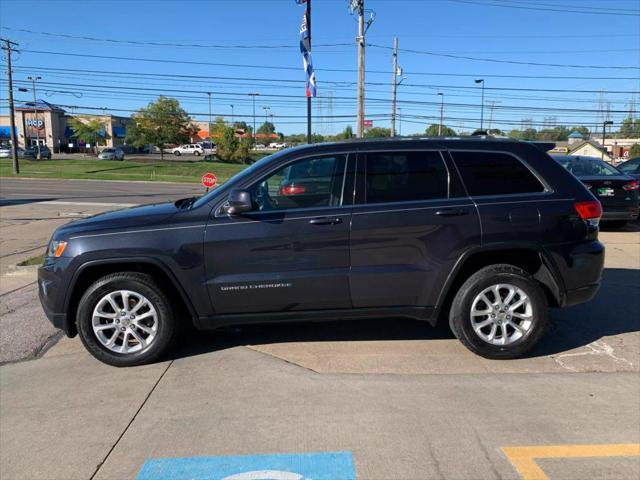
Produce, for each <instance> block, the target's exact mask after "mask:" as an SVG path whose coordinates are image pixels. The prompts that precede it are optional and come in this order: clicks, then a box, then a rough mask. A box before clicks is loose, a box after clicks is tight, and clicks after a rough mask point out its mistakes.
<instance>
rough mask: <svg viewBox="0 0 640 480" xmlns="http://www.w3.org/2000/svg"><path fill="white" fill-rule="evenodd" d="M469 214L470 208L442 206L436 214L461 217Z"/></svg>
mask: <svg viewBox="0 0 640 480" xmlns="http://www.w3.org/2000/svg"><path fill="white" fill-rule="evenodd" d="M468 214H469V209H468V208H442V209H440V210H436V215H438V216H440V217H459V216H462V215H468Z"/></svg>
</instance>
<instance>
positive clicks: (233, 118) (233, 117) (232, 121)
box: [229, 105, 236, 127]
mask: <svg viewBox="0 0 640 480" xmlns="http://www.w3.org/2000/svg"><path fill="white" fill-rule="evenodd" d="M229 106H230V107H231V126H232V127H235V124H236V119H235V115H234V114H233V105H229Z"/></svg>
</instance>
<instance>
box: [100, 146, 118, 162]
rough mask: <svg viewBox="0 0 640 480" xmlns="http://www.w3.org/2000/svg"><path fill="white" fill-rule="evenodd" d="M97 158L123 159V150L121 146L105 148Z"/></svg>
mask: <svg viewBox="0 0 640 480" xmlns="http://www.w3.org/2000/svg"><path fill="white" fill-rule="evenodd" d="M98 159H99V160H124V151H123V150H122V149H121V148H105V149H104V150H102V151H101V152H100V155H98Z"/></svg>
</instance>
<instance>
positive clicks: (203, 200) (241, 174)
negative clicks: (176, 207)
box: [193, 150, 288, 208]
mask: <svg viewBox="0 0 640 480" xmlns="http://www.w3.org/2000/svg"><path fill="white" fill-rule="evenodd" d="M286 152H288V151H287V150H283V151H281V152H276V153H274V154H272V155H268V156H266V157H263V158H261V159H260V160H258V161H257V162H255V163H254V164H252V165H251V166H249V167H247V168H245V169H244V170H242V171H240V172H238V173H236V174H235V175H234V176H232V177H231V178H230V179H229V180H227V181H226V182H225V183H224V184H223V185H220V186H218V187H216V188H214V189H213V190H211V191H210V192H209V193H207V194H206V195H203V196H202V197H200V198H199V199H198V200H197V201H196V202H195V203H194V204H193V206H194V208H198V207H199V206H201V205H203V204H205V203H207V202H209V201H211V200H212V199H213V198H214V197H216V196H218V195H219V194H220V193H221V192H223V191H226V190H228V189H229V188H230V186H231V185H235V184H236V183H238V182H241V181H242V179H244V178H245V177H248V176H250V175H252V174H253V172H255V171H256V170H259V169H260V168H262V166H263V165H266V164H268V163H269V162H271V161H272V160H275V159H277V158H279V157H281V156H283V155H284V154H285V153H286Z"/></svg>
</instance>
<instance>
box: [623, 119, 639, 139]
mask: <svg viewBox="0 0 640 480" xmlns="http://www.w3.org/2000/svg"><path fill="white" fill-rule="evenodd" d="M620 137H622V138H640V118H636V119H635V120H634V119H633V118H631V117H627V118H625V119H624V120H623V121H622V125H620Z"/></svg>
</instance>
